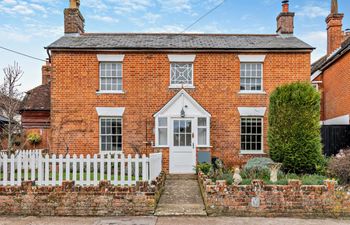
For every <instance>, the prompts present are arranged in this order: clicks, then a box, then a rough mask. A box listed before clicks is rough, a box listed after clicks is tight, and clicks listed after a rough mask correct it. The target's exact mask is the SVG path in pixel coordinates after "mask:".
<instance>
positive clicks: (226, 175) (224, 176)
mask: <svg viewBox="0 0 350 225" xmlns="http://www.w3.org/2000/svg"><path fill="white" fill-rule="evenodd" d="M216 180H226V183H227V185H231V184H233V174H232V173H231V172H227V173H224V174H222V175H221V176H219V177H217V178H216Z"/></svg>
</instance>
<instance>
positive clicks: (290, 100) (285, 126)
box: [268, 83, 323, 174]
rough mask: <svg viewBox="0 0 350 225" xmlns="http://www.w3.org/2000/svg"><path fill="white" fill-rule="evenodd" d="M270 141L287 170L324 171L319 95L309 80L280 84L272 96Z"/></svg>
mask: <svg viewBox="0 0 350 225" xmlns="http://www.w3.org/2000/svg"><path fill="white" fill-rule="evenodd" d="M268 144H269V147H270V156H271V159H272V160H273V161H275V162H280V163H282V164H283V166H282V168H283V170H284V171H287V172H292V173H298V174H304V173H310V174H312V173H315V172H316V171H318V170H322V169H321V168H320V167H322V165H323V157H322V153H321V135H320V94H319V93H318V92H317V91H316V90H315V89H314V88H313V87H312V86H311V85H310V84H307V83H293V84H289V85H284V86H281V87H278V88H277V89H276V90H275V91H274V92H273V93H272V94H271V97H270V108H269V130H268Z"/></svg>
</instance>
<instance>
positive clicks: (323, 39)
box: [300, 31, 327, 62]
mask: <svg viewBox="0 0 350 225" xmlns="http://www.w3.org/2000/svg"><path fill="white" fill-rule="evenodd" d="M300 39H301V40H303V41H305V42H306V43H308V44H310V45H311V46H313V47H315V48H316V49H315V50H314V52H313V53H312V61H313V62H314V61H316V60H318V59H319V58H321V57H322V56H324V55H325V54H326V51H327V50H326V49H327V32H326V31H312V32H309V33H306V34H304V35H301V36H300Z"/></svg>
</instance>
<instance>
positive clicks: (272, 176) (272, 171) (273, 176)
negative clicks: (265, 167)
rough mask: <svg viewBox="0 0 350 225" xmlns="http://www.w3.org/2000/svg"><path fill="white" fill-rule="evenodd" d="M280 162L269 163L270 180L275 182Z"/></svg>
mask: <svg viewBox="0 0 350 225" xmlns="http://www.w3.org/2000/svg"><path fill="white" fill-rule="evenodd" d="M281 166H282V163H269V168H270V181H271V182H273V183H276V182H277V180H278V178H277V175H278V171H279V170H280V168H281Z"/></svg>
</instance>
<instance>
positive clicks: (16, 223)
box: [0, 217, 350, 225]
mask: <svg viewBox="0 0 350 225" xmlns="http://www.w3.org/2000/svg"><path fill="white" fill-rule="evenodd" d="M168 224H169V225H173V224H176V225H197V224H199V225H319V224H321V225H345V224H348V225H349V224H350V220H336V219H316V220H311V219H310V220H306V219H293V218H238V217H115V218H98V217H40V218H39V217H0V225H168Z"/></svg>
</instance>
